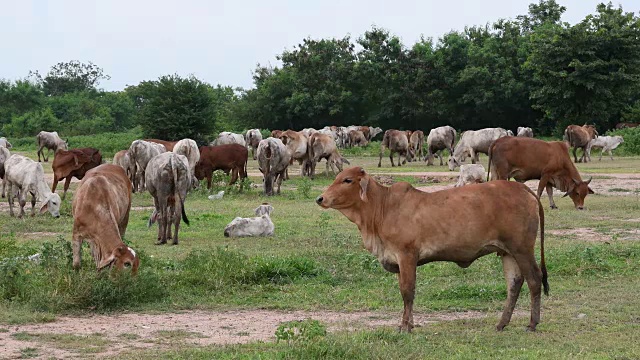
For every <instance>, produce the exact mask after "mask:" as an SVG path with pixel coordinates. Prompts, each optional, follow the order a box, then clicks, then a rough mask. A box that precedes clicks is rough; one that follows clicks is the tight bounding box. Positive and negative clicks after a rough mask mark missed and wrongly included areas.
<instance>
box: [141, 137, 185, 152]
mask: <svg viewBox="0 0 640 360" xmlns="http://www.w3.org/2000/svg"><path fill="white" fill-rule="evenodd" d="M144 141H148V142H152V143H156V144H160V145H164V147H165V148H166V149H167V151H173V147H174V146H176V144H177V143H178V142H177V141H167V140H159V139H144Z"/></svg>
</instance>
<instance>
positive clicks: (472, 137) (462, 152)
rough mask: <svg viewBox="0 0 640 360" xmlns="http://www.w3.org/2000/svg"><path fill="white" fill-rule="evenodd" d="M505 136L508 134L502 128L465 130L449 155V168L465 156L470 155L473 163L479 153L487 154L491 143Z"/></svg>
mask: <svg viewBox="0 0 640 360" xmlns="http://www.w3.org/2000/svg"><path fill="white" fill-rule="evenodd" d="M505 136H509V134H508V133H507V130H505V129H503V128H486V129H482V130H468V131H465V132H464V133H463V134H462V137H461V138H460V141H459V142H458V145H456V148H455V149H454V150H453V155H451V156H449V160H448V164H449V170H450V171H453V170H455V169H456V167H458V166H460V165H462V163H463V162H464V161H465V159H466V158H467V157H471V163H472V164H475V163H476V162H478V161H479V160H480V153H483V154H485V155H487V154H488V153H489V147H490V146H491V144H492V143H493V142H494V141H496V140H498V139H499V138H501V137H505Z"/></svg>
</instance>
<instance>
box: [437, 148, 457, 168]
mask: <svg viewBox="0 0 640 360" xmlns="http://www.w3.org/2000/svg"><path fill="white" fill-rule="evenodd" d="M450 152H451V153H452V154H453V152H452V151H450ZM438 158H440V166H443V165H444V163H443V162H442V151H438Z"/></svg>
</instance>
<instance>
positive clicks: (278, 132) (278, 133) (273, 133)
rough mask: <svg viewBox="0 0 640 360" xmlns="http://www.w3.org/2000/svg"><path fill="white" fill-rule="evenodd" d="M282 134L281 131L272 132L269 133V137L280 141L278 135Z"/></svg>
mask: <svg viewBox="0 0 640 360" xmlns="http://www.w3.org/2000/svg"><path fill="white" fill-rule="evenodd" d="M281 134H282V130H273V131H271V137H272V138H276V139H280V135H281Z"/></svg>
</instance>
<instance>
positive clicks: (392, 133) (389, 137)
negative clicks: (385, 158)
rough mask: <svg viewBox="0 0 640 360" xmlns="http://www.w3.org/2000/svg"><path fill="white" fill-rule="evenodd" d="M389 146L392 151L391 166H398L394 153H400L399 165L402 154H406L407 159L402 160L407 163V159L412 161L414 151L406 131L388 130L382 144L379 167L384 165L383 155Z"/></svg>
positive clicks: (390, 156)
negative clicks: (394, 159) (394, 160)
mask: <svg viewBox="0 0 640 360" xmlns="http://www.w3.org/2000/svg"><path fill="white" fill-rule="evenodd" d="M385 148H388V149H389V151H390V154H389V160H391V166H396V165H395V164H394V163H393V155H394V154H395V153H398V166H401V164H400V156H404V158H405V160H404V161H403V162H402V163H403V164H406V163H407V161H409V162H411V159H413V156H414V153H413V151H412V150H411V148H410V147H409V138H408V137H407V133H406V132H405V131H400V130H387V131H385V132H384V137H383V138H382V144H381V145H380V160H378V167H380V166H382V155H384V149H385Z"/></svg>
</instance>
